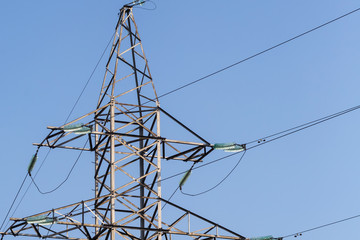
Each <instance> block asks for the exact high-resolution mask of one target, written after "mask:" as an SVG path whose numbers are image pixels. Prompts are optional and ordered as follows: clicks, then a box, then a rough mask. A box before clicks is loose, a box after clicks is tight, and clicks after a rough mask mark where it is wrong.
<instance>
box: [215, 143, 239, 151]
mask: <svg viewBox="0 0 360 240" xmlns="http://www.w3.org/2000/svg"><path fill="white" fill-rule="evenodd" d="M235 146H236V143H215V144H214V145H213V148H214V149H215V150H226V149H231V148H234V147H235Z"/></svg>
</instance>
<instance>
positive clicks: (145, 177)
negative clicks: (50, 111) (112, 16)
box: [0, 5, 245, 240]
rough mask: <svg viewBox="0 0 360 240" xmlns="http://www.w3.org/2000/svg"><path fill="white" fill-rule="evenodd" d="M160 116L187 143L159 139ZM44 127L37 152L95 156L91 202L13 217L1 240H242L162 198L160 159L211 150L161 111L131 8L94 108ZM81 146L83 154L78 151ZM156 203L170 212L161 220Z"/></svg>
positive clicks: (194, 156)
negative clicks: (7, 238) (13, 239)
mask: <svg viewBox="0 0 360 240" xmlns="http://www.w3.org/2000/svg"><path fill="white" fill-rule="evenodd" d="M160 114H161V117H162V118H164V117H165V118H168V119H169V120H170V121H172V122H173V123H174V124H175V125H176V126H177V127H178V128H179V129H180V130H182V131H184V132H186V133H187V134H188V135H189V136H190V137H191V139H190V140H188V141H183V140H173V139H170V138H167V137H165V136H162V135H161V134H160ZM48 128H49V129H50V133H49V134H48V136H47V137H46V138H45V139H44V140H43V141H42V142H41V143H37V144H35V145H36V146H39V147H50V148H60V149H67V150H78V151H91V152H94V154H95V174H94V179H95V197H94V198H93V199H88V200H85V201H81V202H77V203H73V204H70V205H67V206H63V207H59V208H55V209H51V210H48V211H44V212H41V213H37V214H34V215H31V216H27V217H23V218H11V220H12V221H13V222H12V225H11V226H10V227H9V228H8V229H6V231H5V232H4V233H0V234H1V235H2V239H3V238H4V237H5V236H6V235H13V236H23V237H24V236H31V237H38V238H54V239H74V240H75V239H76V240H80V239H81V240H82V239H91V240H94V239H105V240H116V239H129V240H130V239H131V240H153V239H157V240H161V239H163V238H164V239H166V240H169V239H172V238H173V237H175V239H176V237H177V236H180V237H181V239H183V238H189V239H199V240H201V239H203V240H205V239H238V240H244V239H245V237H243V236H241V235H239V234H237V233H235V232H233V231H231V230H229V229H227V228H225V227H223V226H221V225H219V224H217V223H214V222H212V221H210V220H208V219H206V218H204V217H202V216H200V215H197V214H195V213H193V212H191V211H190V210H187V209H184V208H182V207H180V206H178V205H176V204H174V203H172V202H170V201H167V200H164V199H163V198H162V196H161V192H162V191H161V160H162V159H165V160H178V161H184V162H200V161H202V160H203V159H204V158H205V157H206V156H207V155H208V154H209V153H210V152H212V151H213V147H212V145H211V144H210V143H209V142H208V141H206V140H205V139H204V138H202V137H200V136H199V135H198V134H196V133H195V132H194V131H192V130H191V129H190V128H188V127H187V126H185V125H184V124H183V123H181V122H180V121H179V120H177V119H176V118H175V117H173V116H172V115H171V114H169V113H168V112H167V111H165V110H164V109H162V108H161V107H160V104H159V101H158V97H157V94H156V91H155V87H154V83H153V79H152V77H151V74H150V70H149V66H148V61H147V59H146V56H145V54H144V50H143V46H142V42H141V38H140V35H139V33H138V28H137V25H136V23H135V19H134V15H133V5H125V6H124V7H123V8H122V9H121V10H120V14H119V19H118V21H117V24H116V27H115V34H114V39H113V44H112V48H111V51H110V56H109V59H108V61H107V63H106V69H105V75H104V79H103V83H102V87H101V91H100V96H99V100H98V103H97V106H96V109H95V110H93V111H91V112H90V113H87V114H85V115H83V116H81V117H79V118H77V119H75V120H73V121H71V122H69V123H67V124H65V125H63V126H60V127H48ZM84 141H86V142H88V143H89V147H85V146H83V142H84ZM162 204H167V206H168V207H167V209H166V211H168V212H167V214H166V215H165V214H163V213H162ZM170 213H171V214H170ZM93 218H95V222H94V221H93ZM190 220H191V221H190Z"/></svg>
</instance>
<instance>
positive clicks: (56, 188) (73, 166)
mask: <svg viewBox="0 0 360 240" xmlns="http://www.w3.org/2000/svg"><path fill="white" fill-rule="evenodd" d="M88 142H89V139H87V140H86V142H85V144H84V146H83V149H81V151H80V153H79V156H78V157H77V159H76V161H75V162H74V164H73V165H72V167H71V169H70V171H69V173H68V175H67V176H66V178H65V179H64V181H62V182H61V183H60V184H59V185H58V186H57V187H55V188H54V189H52V190H50V191H46V192H44V191H41V189H40V188H39V186H38V185H37V184H36V182H35V180H34V178H33V177H32V176H31V175H30V174H29V175H30V178H31V180H32V182H33V183H34V185H35V187H36V188H37V190H38V191H39V193H41V194H49V193H52V192H55V191H56V190H58V189H59V188H60V187H61V186H62V185H63V184H64V183H65V182H66V181H67V180H68V179H69V177H70V175H71V173H72V171H73V170H74V168H75V166H76V164H77V163H78V161H79V159H80V157H81V155H82V153H83V152H84V148H85V146H86V144H87V143H88Z"/></svg>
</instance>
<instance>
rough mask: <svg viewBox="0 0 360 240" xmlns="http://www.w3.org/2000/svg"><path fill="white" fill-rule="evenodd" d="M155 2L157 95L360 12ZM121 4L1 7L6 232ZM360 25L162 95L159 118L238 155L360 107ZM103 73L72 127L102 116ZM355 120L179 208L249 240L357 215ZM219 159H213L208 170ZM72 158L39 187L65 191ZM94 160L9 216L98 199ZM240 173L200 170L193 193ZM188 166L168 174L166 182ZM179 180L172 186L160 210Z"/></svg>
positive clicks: (315, 5)
mask: <svg viewBox="0 0 360 240" xmlns="http://www.w3.org/2000/svg"><path fill="white" fill-rule="evenodd" d="M154 2H155V3H156V5H157V9H156V10H154V11H146V10H142V9H136V10H134V14H135V18H136V22H137V24H138V27H139V32H140V35H141V37H142V42H143V46H144V50H145V53H146V56H147V58H148V60H149V66H150V70H151V73H152V76H153V79H154V83H155V86H156V89H157V92H158V93H159V94H163V93H165V92H167V91H170V90H172V89H174V88H176V87H179V86H182V85H184V84H186V83H188V82H190V81H193V80H196V79H198V78H199V77H202V76H204V75H206V74H209V73H211V72H214V71H216V70H218V69H220V68H222V67H225V66H227V65H230V64H232V63H234V62H236V61H239V60H241V59H243V58H245V57H248V56H250V55H252V54H255V53H257V52H259V51H262V50H264V49H266V48H268V47H271V46H273V45H275V44H277V43H279V42H282V41H284V40H287V39H288V38H291V37H293V36H295V35H297V34H299V33H302V32H304V31H306V30H308V29H310V28H313V27H315V26H317V25H320V24H322V23H324V22H326V21H328V20H331V19H333V18H335V17H337V16H340V15H342V14H345V13H346V12H349V11H351V10H353V9H356V8H358V7H359V3H358V1H355V0H353V1H350V0H345V1H325V0H319V1H309V0H302V1H284V0H274V1H264V0H257V1H248V0H243V1H236V0H229V1H226V2H219V1H203V0H198V1H158V0H154ZM124 3H125V2H124V1H113V0H111V1H110V0H109V1H102V2H100V1H93V0H88V1H80V0H79V1H68V0H64V1H21V0H14V1H2V2H1V3H0V29H1V38H0V53H1V54H0V79H1V81H0V84H1V86H0V91H1V92H0V100H1V102H2V115H1V116H2V117H1V124H0V129H1V132H2V141H1V152H2V157H1V165H2V167H1V168H0V182H1V192H2V194H1V195H2V197H1V198H0V203H1V206H2V207H1V209H0V217H1V221H2V219H3V217H4V216H5V214H6V212H7V210H8V207H9V206H10V204H11V202H12V200H13V197H14V196H15V194H16V191H17V190H18V188H19V186H20V184H21V181H22V179H23V177H24V175H25V173H26V168H27V165H28V161H29V160H30V158H31V156H32V154H33V153H34V152H35V147H33V146H32V145H31V144H32V143H33V142H39V141H41V140H42V139H43V138H44V137H45V135H46V134H47V132H48V130H47V129H46V126H57V125H61V124H62V123H63V122H64V121H65V119H66V117H67V115H68V114H69V112H70V110H71V108H72V106H73V104H74V102H75V101H76V99H77V97H78V95H79V94H80V92H81V90H82V88H83V86H84V84H85V83H86V81H87V79H88V77H89V75H90V74H91V72H92V70H93V68H94V66H95V64H96V62H97V61H98V59H99V57H100V55H101V53H102V51H103V50H104V48H105V46H106V44H107V42H108V41H109V39H110V37H111V36H112V34H113V30H114V27H115V23H116V21H117V13H118V11H119V9H120V8H121V6H122V5H123V4H124ZM149 7H151V5H149ZM359 21H360V13H355V14H353V15H351V16H349V17H346V18H344V19H342V20H340V21H337V22H335V23H333V24H331V25H329V26H326V27H324V28H321V29H319V30H318V31H316V32H313V33H311V34H309V35H306V36H304V37H302V38H300V39H298V40H296V41H293V42H291V43H289V44H287V45H284V46H282V47H280V48H277V49H275V50H273V51H270V52H268V53H266V54H263V55H261V56H259V57H256V58H254V59H252V60H250V61H247V62H245V63H243V64H240V65H238V66H236V67H234V68H232V69H229V70H227V71H225V72H222V73H221V74H218V75H216V76H213V77H211V78H208V79H206V80H204V81H202V82H200V83H197V84H195V85H192V86H191V87H188V88H185V89H183V90H181V91H178V92H176V93H174V94H171V95H169V96H166V97H164V98H162V99H160V103H161V106H162V107H163V108H164V109H166V110H167V111H168V112H170V113H172V114H173V115H174V116H176V117H177V118H178V119H180V120H182V121H183V122H184V123H185V124H186V125H188V126H189V127H190V128H191V129H193V130H195V131H196V132H197V133H199V134H200V135H201V136H203V137H204V138H205V139H207V140H208V141H210V142H213V143H215V142H232V141H235V142H239V143H243V142H248V141H250V140H254V139H257V138H261V137H263V136H266V135H269V134H272V133H274V132H278V131H281V130H284V129H287V128H290V127H293V126H296V125H299V124H302V123H304V122H307V121H311V120H313V119H317V118H320V117H322V116H325V115H328V114H331V113H334V112H337V111H340V110H343V109H345V108H349V107H352V106H355V105H358V104H359V94H358V89H359V85H360V84H359V80H358V78H359V77H358V76H359V74H360V68H359V67H358V64H359V59H360V46H359V42H360V32H359V30H358V29H359V27H358V22H359ZM103 70H104V61H102V62H101V63H100V65H99V67H98V69H97V71H96V72H95V74H94V76H93V78H92V80H91V82H90V84H89V87H88V88H87V90H86V92H85V93H84V95H83V97H82V98H81V100H80V102H79V104H78V106H77V107H76V109H75V111H74V113H73V114H72V115H71V117H70V119H74V118H75V117H76V116H80V115H82V114H84V113H87V112H89V111H90V110H92V109H93V108H94V107H95V104H96V101H97V96H98V91H99V88H100V84H101V81H102V75H103V72H104V71H103ZM359 120H360V113H359V112H353V113H350V114H347V115H345V116H342V117H340V118H337V119H334V120H331V121H329V122H326V123H324V124H321V125H319V126H316V127H313V128H310V129H307V130H304V131H302V132H299V133H297V134H295V135H292V136H290V137H287V138H283V139H281V140H278V141H275V142H273V143H269V144H266V145H264V146H262V147H259V148H256V149H254V150H251V151H249V152H247V153H246V155H245V157H244V159H243V161H242V162H241V164H240V165H239V166H238V168H237V169H236V170H235V171H234V173H233V174H232V175H231V176H230V177H229V178H228V179H227V180H226V181H225V182H224V183H223V184H222V185H221V186H220V187H218V188H216V189H215V190H213V191H211V192H209V193H207V194H204V195H201V196H199V197H188V196H184V195H182V194H181V193H179V192H178V193H177V194H176V195H175V196H174V197H173V199H172V200H173V201H174V202H175V203H177V204H179V205H182V206H184V207H185V208H188V209H191V210H192V211H194V212H196V213H199V214H200V215H203V216H204V217H206V218H209V219H211V220H213V221H215V222H218V223H220V224H222V225H223V226H226V227H228V228H230V229H232V230H234V231H236V232H238V233H240V234H242V235H245V236H247V237H252V236H260V235H274V236H276V237H277V236H283V235H288V234H291V233H294V232H297V231H301V230H304V229H308V228H312V227H316V226H318V225H322V224H326V223H328V222H332V221H336V220H339V219H342V218H346V217H350V216H353V215H356V214H360V208H359V205H358V203H359V200H360V194H359V192H358V191H357V188H358V186H359V177H358V172H359V171H358V169H359V167H360V163H359V161H358V159H359V157H358V152H357V150H358V136H359V134H360V130H359V128H358V125H357V123H358V122H359ZM162 127H164V129H165V130H166V126H162ZM174 134H176V133H174ZM44 154H45V152H41V153H40V155H42V157H43V156H44ZM221 156H225V154H224V153H222V152H219V153H214V154H212V155H210V156H209V157H208V158H207V159H206V160H205V161H211V160H214V159H216V158H218V157H221ZM75 158H76V156H75V157H74V156H71V155H67V154H64V153H60V152H59V153H58V152H56V151H54V152H52V153H51V154H50V157H49V159H48V160H47V162H46V163H45V164H44V166H43V169H42V170H41V171H40V173H39V176H38V183H39V185H40V186H41V187H42V188H43V189H45V190H47V189H51V188H52V187H54V186H56V185H57V184H58V183H59V182H61V181H62V180H63V179H64V178H65V175H66V173H67V172H68V170H69V168H70V167H71V165H72V164H73V162H74V161H75ZM91 158H92V155H91V154H88V155H87V154H84V155H83V157H82V158H81V161H80V162H79V164H78V165H77V166H76V168H75V170H74V174H73V175H72V176H71V177H70V179H69V181H68V182H67V183H66V184H64V186H63V187H62V188H61V189H59V190H58V191H57V192H55V193H54V194H51V195H47V196H43V195H40V194H39V193H38V192H37V191H36V189H35V188H34V187H31V188H30V191H29V193H28V194H27V195H26V197H25V198H24V201H23V202H22V204H21V205H20V207H19V209H18V211H17V212H16V214H15V215H14V216H16V217H22V216H26V215H30V214H33V213H37V212H40V211H43V210H47V209H51V208H55V207H58V206H63V205H66V204H69V203H72V202H77V201H80V200H82V199H87V198H91V197H92V192H91V188H92V186H93V183H92V170H93V168H92V165H91V161H92V160H91ZM40 160H41V156H40ZM237 160H238V156H235V157H233V158H229V159H227V160H224V161H221V162H219V163H216V164H213V165H210V166H209V167H204V168H202V169H201V170H197V171H194V172H193V174H192V175H191V177H190V178H189V180H188V182H187V183H186V185H185V187H184V189H185V191H186V192H189V193H196V192H200V191H203V190H206V189H207V188H209V187H212V186H213V185H215V184H216V183H217V182H219V181H220V180H221V179H222V178H223V177H224V176H225V175H226V174H227V173H228V172H229V171H230V169H231V168H232V167H233V166H234V165H235V164H236V161H237ZM37 167H38V166H37ZM189 167H190V166H189V165H188V164H186V163H174V162H168V163H164V170H163V176H164V177H166V176H170V175H172V174H174V173H177V172H178V171H179V170H186V169H187V168H189ZM179 180H180V179H177V178H175V179H172V180H169V181H166V182H164V183H163V195H164V198H167V197H169V196H170V195H171V193H172V192H173V190H174V189H175V188H176V187H177V184H178V181H179ZM359 224H360V219H355V220H352V221H348V222H344V223H341V224H338V225H334V226H332V227H329V228H325V229H321V230H318V231H314V232H309V233H306V234H304V235H303V236H302V237H301V239H303V240H309V239H311V240H314V239H328V240H332V239H339V238H344V239H345V238H353V237H355V236H358V235H359V233H360V230H359V229H360V228H359ZM5 239H12V237H7V238H5Z"/></svg>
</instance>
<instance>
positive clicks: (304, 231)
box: [280, 214, 360, 239]
mask: <svg viewBox="0 0 360 240" xmlns="http://www.w3.org/2000/svg"><path fill="white" fill-rule="evenodd" d="M358 217H360V214H359V215H355V216H352V217H348V218H344V219H341V220H338V221H335V222H330V223H327V224H324V225H320V226H317V227H313V228H310V229H307V230H303V231H301V232H296V233H293V234H289V235H286V236H284V237H281V238H280V239H282V238H288V237H292V236H300V235H301V234H303V233H306V232H311V231H315V230H318V229H320V228H325V227H328V226H331V225H335V224H339V223H342V222H346V221H349V220H352V219H354V218H358Z"/></svg>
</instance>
